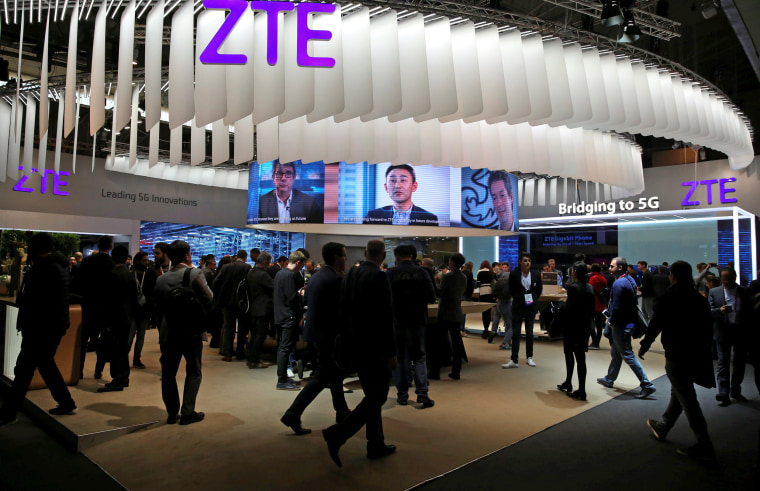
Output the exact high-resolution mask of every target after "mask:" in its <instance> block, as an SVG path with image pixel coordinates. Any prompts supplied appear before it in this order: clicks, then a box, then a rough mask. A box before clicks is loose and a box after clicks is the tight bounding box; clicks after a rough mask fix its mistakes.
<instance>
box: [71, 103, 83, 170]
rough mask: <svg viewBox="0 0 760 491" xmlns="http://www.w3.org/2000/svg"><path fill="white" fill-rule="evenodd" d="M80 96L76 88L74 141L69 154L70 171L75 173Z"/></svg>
mask: <svg viewBox="0 0 760 491" xmlns="http://www.w3.org/2000/svg"><path fill="white" fill-rule="evenodd" d="M84 91H85V89H84V88H82V92H84ZM82 97H83V94H82V93H80V92H79V91H78V90H77V92H76V101H77V103H76V110H75V111H74V141H73V145H72V147H73V151H72V155H71V172H72V173H75V172H76V171H77V149H78V148H79V106H80V105H81V104H82Z"/></svg>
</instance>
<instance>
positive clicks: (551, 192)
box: [548, 179, 558, 206]
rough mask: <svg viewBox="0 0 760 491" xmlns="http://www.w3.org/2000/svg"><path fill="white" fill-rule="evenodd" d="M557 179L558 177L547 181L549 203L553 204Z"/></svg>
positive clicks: (555, 202)
mask: <svg viewBox="0 0 760 491" xmlns="http://www.w3.org/2000/svg"><path fill="white" fill-rule="evenodd" d="M557 181H558V179H552V180H550V181H549V190H548V193H549V204H550V205H551V206H555V205H556V204H557Z"/></svg>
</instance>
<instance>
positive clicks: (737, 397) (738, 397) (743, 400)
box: [731, 394, 747, 402]
mask: <svg viewBox="0 0 760 491" xmlns="http://www.w3.org/2000/svg"><path fill="white" fill-rule="evenodd" d="M731 399H733V400H735V401H736V402H747V398H746V397H744V396H743V395H741V394H737V395H735V396H731Z"/></svg>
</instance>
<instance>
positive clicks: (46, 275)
mask: <svg viewBox="0 0 760 491" xmlns="http://www.w3.org/2000/svg"><path fill="white" fill-rule="evenodd" d="M29 257H30V258H31V259H32V267H31V268H30V269H29V271H28V272H27V273H26V274H25V275H24V280H23V283H22V284H21V290H20V291H19V294H18V298H17V305H18V307H19V312H18V321H17V324H16V328H17V329H18V330H19V331H21V336H22V341H21V351H20V352H19V354H18V358H17V359H16V368H15V369H14V373H15V375H16V377H15V378H14V379H13V385H12V386H11V390H10V396H9V397H8V398H7V400H6V402H5V405H4V406H3V407H2V409H0V426H3V425H6V424H12V423H15V422H16V415H17V413H18V410H19V408H20V407H21V403H22V402H23V400H24V397H25V396H26V393H27V391H28V390H29V384H31V383H32V377H33V376H34V371H35V370H39V371H40V375H42V379H43V380H44V381H45V384H47V386H48V389H50V394H51V395H52V396H53V399H55V402H57V403H58V406H57V407H54V408H53V409H51V410H50V411H48V412H49V413H50V414H53V415H66V414H74V413H76V411H77V406H76V404H75V403H74V400H73V399H72V398H71V394H70V393H69V389H68V388H67V387H66V383H65V382H64V380H63V377H62V376H61V372H60V371H59V370H58V366H57V365H56V364H55V352H56V350H57V349H58V345H59V344H60V342H61V338H63V335H64V334H65V333H66V330H67V329H68V328H69V273H68V271H67V269H68V265H67V261H66V258H65V257H63V256H62V255H61V254H58V253H54V252H53V238H52V236H51V235H50V234H48V233H46V232H40V233H37V234H35V235H33V236H32V239H31V241H30V244H29Z"/></svg>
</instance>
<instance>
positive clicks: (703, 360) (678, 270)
mask: <svg viewBox="0 0 760 491" xmlns="http://www.w3.org/2000/svg"><path fill="white" fill-rule="evenodd" d="M670 284H671V286H670V287H669V288H668V290H667V292H665V294H664V295H663V297H662V299H661V300H660V302H659V303H658V304H657V306H656V307H655V309H654V315H653V317H652V320H651V322H650V323H649V328H648V329H647V334H646V336H645V337H644V339H643V340H642V341H641V348H639V357H640V358H642V359H643V358H644V354H645V353H646V352H647V351H648V350H649V348H650V346H652V343H653V342H654V340H655V339H656V338H657V335H658V334H660V332H662V345H663V347H664V348H665V373H667V375H668V380H670V384H671V389H670V403H669V404H668V408H667V409H666V410H665V413H664V414H663V415H662V421H658V420H655V419H650V420H647V425H648V426H649V428H650V429H651V430H652V433H653V434H654V437H655V438H656V439H657V440H658V441H664V440H665V437H666V436H667V434H668V432H669V431H670V430H671V428H673V426H674V425H675V424H676V421H677V420H678V417H679V416H680V415H681V412H682V411H683V412H685V413H686V419H687V420H688V421H689V426H690V427H691V429H692V431H693V432H694V435H695V436H696V437H697V444H696V445H694V446H692V447H688V448H679V449H678V453H679V454H682V455H686V456H687V457H692V458H694V459H697V460H702V461H714V460H715V450H714V449H713V444H712V441H711V440H710V435H709V434H708V433H707V422H706V421H705V417H704V415H703V414H702V409H701V408H700V407H699V402H698V401H697V393H696V391H695V390H694V384H695V383H696V384H699V385H701V386H703V387H706V388H708V389H709V388H712V387H715V376H714V375H713V371H712V353H711V351H712V323H711V322H710V316H709V312H710V305H709V304H708V302H707V299H705V297H703V296H702V295H700V294H699V293H698V292H697V290H695V289H694V287H693V280H692V276H691V265H690V264H689V263H687V262H685V261H676V262H674V263H673V265H672V266H671V268H670Z"/></svg>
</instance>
